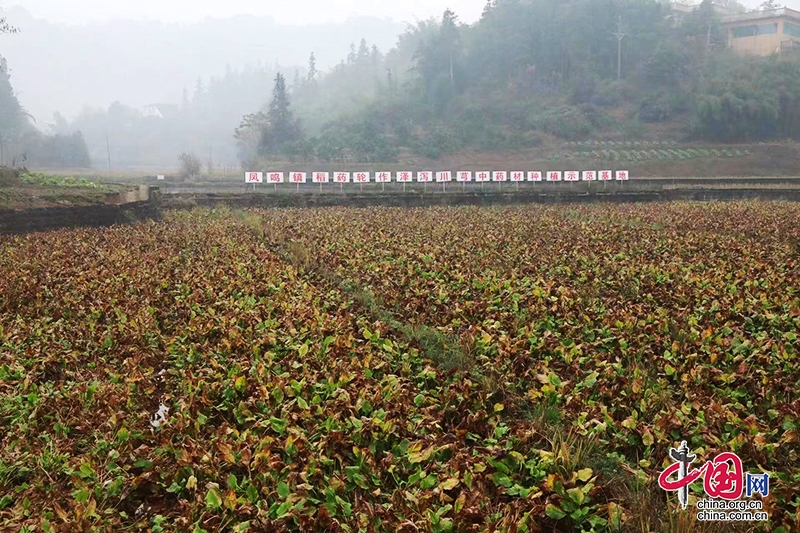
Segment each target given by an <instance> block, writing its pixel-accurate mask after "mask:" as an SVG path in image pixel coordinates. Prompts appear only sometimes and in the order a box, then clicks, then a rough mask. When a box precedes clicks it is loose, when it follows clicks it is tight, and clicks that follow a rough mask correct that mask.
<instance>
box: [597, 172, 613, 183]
mask: <svg viewBox="0 0 800 533" xmlns="http://www.w3.org/2000/svg"><path fill="white" fill-rule="evenodd" d="M612 174H613V172H612V171H610V170H601V171H600V172H598V177H599V178H600V181H610V180H611V176H612Z"/></svg>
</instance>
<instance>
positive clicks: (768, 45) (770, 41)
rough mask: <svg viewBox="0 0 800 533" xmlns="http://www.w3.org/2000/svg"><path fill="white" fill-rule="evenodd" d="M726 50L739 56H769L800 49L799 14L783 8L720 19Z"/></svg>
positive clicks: (799, 12)
mask: <svg viewBox="0 0 800 533" xmlns="http://www.w3.org/2000/svg"><path fill="white" fill-rule="evenodd" d="M722 27H723V28H725V29H726V30H727V32H728V48H730V49H731V50H733V51H734V52H735V53H737V54H738V55H742V56H768V55H772V54H776V53H786V52H793V51H798V50H800V11H795V10H793V9H788V8H783V9H774V10H771V11H756V12H753V13H743V14H741V15H728V16H725V17H723V18H722Z"/></svg>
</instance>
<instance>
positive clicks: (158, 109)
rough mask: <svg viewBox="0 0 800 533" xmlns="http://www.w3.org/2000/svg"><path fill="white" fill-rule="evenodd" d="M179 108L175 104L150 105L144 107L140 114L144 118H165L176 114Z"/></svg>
mask: <svg viewBox="0 0 800 533" xmlns="http://www.w3.org/2000/svg"><path fill="white" fill-rule="evenodd" d="M179 110H180V106H178V105H175V104H150V105H146V106H144V108H143V109H142V114H143V115H144V116H146V117H155V118H166V117H170V116H173V115H176V114H178V111H179Z"/></svg>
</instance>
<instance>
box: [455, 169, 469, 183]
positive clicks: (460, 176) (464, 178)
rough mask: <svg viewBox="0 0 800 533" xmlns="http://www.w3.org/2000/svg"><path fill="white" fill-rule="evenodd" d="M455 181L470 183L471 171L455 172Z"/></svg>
mask: <svg viewBox="0 0 800 533" xmlns="http://www.w3.org/2000/svg"><path fill="white" fill-rule="evenodd" d="M456 181H461V182H464V183H466V182H468V181H472V171H469V170H459V171H458V172H456Z"/></svg>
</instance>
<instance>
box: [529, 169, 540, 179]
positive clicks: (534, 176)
mask: <svg viewBox="0 0 800 533" xmlns="http://www.w3.org/2000/svg"><path fill="white" fill-rule="evenodd" d="M528 181H542V173H541V172H540V171H539V170H534V171H531V172H528Z"/></svg>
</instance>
